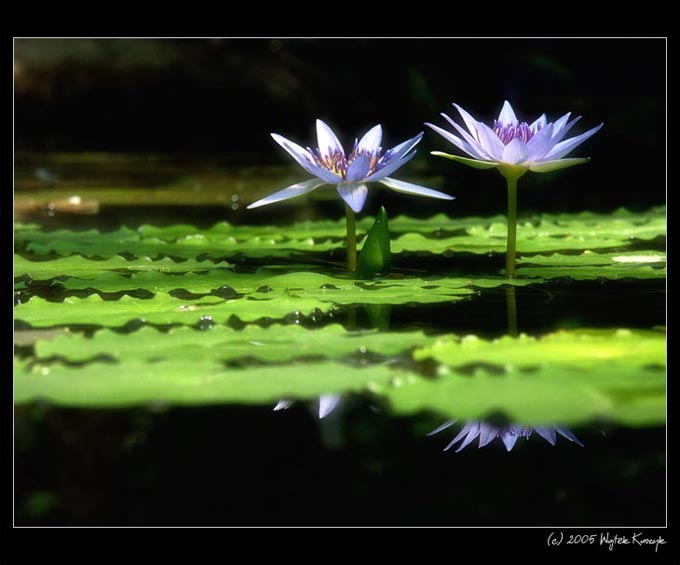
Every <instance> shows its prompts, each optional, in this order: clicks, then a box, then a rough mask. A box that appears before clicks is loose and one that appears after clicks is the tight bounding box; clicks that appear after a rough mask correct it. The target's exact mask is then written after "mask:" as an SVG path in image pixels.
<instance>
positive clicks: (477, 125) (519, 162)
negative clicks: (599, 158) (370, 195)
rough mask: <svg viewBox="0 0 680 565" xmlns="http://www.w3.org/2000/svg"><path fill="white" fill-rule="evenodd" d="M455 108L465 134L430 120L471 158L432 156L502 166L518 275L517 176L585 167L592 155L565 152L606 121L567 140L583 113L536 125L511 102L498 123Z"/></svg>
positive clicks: (510, 272) (511, 272)
mask: <svg viewBox="0 0 680 565" xmlns="http://www.w3.org/2000/svg"><path fill="white" fill-rule="evenodd" d="M453 106H454V107H455V108H456V109H457V110H458V112H459V113H460V115H461V117H462V119H463V122H464V123H465V126H466V128H467V130H466V129H465V128H463V127H462V126H461V125H459V124H457V123H456V122H455V121H454V120H453V119H451V118H450V117H449V116H448V115H446V114H444V113H442V116H443V117H444V118H445V119H446V121H448V122H449V123H450V124H451V125H452V126H453V127H454V128H455V129H456V131H457V132H458V133H459V134H460V137H459V136H457V135H454V134H453V133H451V132H450V131H447V130H445V129H443V128H440V127H438V126H436V125H434V124H430V123H427V124H425V125H427V126H428V127H430V128H432V129H433V130H434V131H436V132H437V133H438V134H439V135H441V136H442V137H443V138H444V139H446V140H447V141H449V142H451V143H452V144H453V145H455V146H456V147H457V148H458V149H460V150H461V151H464V152H465V153H467V155H469V157H461V156H459V155H449V154H448V153H442V152H440V151H433V152H432V155H437V156H440V157H445V158H447V159H452V160H454V161H458V162H459V163H462V164H464V165H468V166H470V167H473V168H475V169H492V168H495V169H498V171H499V172H500V173H501V174H502V175H503V176H504V177H505V178H506V180H507V184H508V242H507V254H506V267H505V274H506V277H507V278H513V277H514V276H515V244H516V234H517V180H518V179H519V178H520V177H521V176H522V175H524V174H525V173H526V172H528V171H533V172H535V173H547V172H550V171H556V170H558V169H564V168H566V167H572V166H574V165H580V164H582V163H587V162H588V161H590V158H589V157H576V158H568V159H565V158H564V157H565V155H567V154H568V153H569V152H571V151H572V150H573V149H575V148H576V147H577V146H578V145H580V144H581V143H583V142H584V141H585V140H586V139H588V138H590V137H591V136H593V135H594V134H596V133H597V132H598V131H600V129H601V128H602V126H603V125H604V124H600V125H599V126H596V127H594V128H592V129H589V130H588V131H586V132H584V133H582V134H580V135H577V136H575V137H571V138H569V139H564V137H565V135H566V134H567V132H568V131H569V130H570V129H571V128H572V127H573V126H574V124H576V123H577V122H578V121H579V120H580V119H581V116H578V117H576V118H574V119H573V120H571V121H569V118H570V116H571V112H567V113H566V114H565V115H564V116H562V117H561V118H559V119H558V120H557V121H555V122H548V119H547V117H546V115H545V114H543V115H541V116H540V117H539V118H538V119H536V120H535V121H533V122H532V123H531V124H529V123H527V122H520V121H519V120H518V119H517V116H516V115H515V111H514V110H513V109H512V106H511V105H510V102H508V101H507V100H506V101H505V103H504V104H503V108H502V110H501V113H500V114H499V116H498V119H497V120H494V123H493V127H490V126H488V125H487V124H485V123H483V122H478V121H477V120H475V119H474V118H473V117H472V116H471V115H470V114H469V113H468V112H466V111H465V110H464V109H463V108H461V107H460V106H459V105H458V104H455V103H454V104H453Z"/></svg>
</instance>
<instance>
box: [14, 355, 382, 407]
mask: <svg viewBox="0 0 680 565" xmlns="http://www.w3.org/2000/svg"><path fill="white" fill-rule="evenodd" d="M392 376H393V373H392V371H391V370H390V369H388V368H387V367H384V366H371V367H367V368H357V367H352V366H349V365H343V364H340V363H334V362H323V363H310V364H305V365H289V366H275V367H270V366H268V367H249V368H247V369H227V368H225V367H224V366H223V365H221V364H219V363H214V362H210V361H203V360H177V359H175V360H172V361H163V362H158V363H144V362H135V361H130V362H124V363H92V364H90V365H88V366H87V367H86V368H76V367H66V366H63V365H61V364H52V365H44V364H40V363H38V364H33V365H29V364H27V363H25V362H21V361H17V360H15V362H14V403H15V404H24V403H27V402H31V401H36V400H42V401H49V402H53V403H55V404H58V405H61V406H76V407H82V408H94V407H97V408H103V407H107V408H112V407H124V406H125V407H127V406H134V405H140V404H158V403H161V404H178V405H201V406H202V405H206V404H224V403H241V404H270V405H273V404H274V403H275V402H276V401H277V400H279V399H281V398H296V399H312V398H316V397H317V396H318V395H320V394H331V393H336V394H337V393H343V392H352V391H355V392H358V391H362V390H365V389H367V388H374V387H376V386H378V385H380V384H382V383H385V382H387V381H388V380H389V379H390V378H391V377H392Z"/></svg>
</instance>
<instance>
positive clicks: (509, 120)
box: [498, 100, 517, 125]
mask: <svg viewBox="0 0 680 565" xmlns="http://www.w3.org/2000/svg"><path fill="white" fill-rule="evenodd" d="M498 121H499V122H500V123H502V124H513V125H514V124H516V123H517V116H515V111H514V110H513V109H512V106H511V105H510V102H508V101H507V100H506V101H505V102H503V108H501V113H500V114H498Z"/></svg>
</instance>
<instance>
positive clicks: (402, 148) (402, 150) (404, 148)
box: [388, 131, 423, 160]
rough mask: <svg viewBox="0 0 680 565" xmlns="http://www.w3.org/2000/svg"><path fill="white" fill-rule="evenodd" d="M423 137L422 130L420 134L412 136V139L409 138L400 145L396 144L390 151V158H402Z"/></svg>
mask: <svg viewBox="0 0 680 565" xmlns="http://www.w3.org/2000/svg"><path fill="white" fill-rule="evenodd" d="M421 139H423V132H422V131H421V132H420V133H419V134H418V135H416V136H415V137H412V138H411V139H407V140H406V141H404V142H403V143H400V144H399V145H395V146H394V147H392V149H390V150H389V151H388V153H389V154H390V160H391V159H401V158H402V157H403V156H404V155H406V154H407V153H408V152H409V151H410V150H411V149H412V148H413V147H415V146H416V145H418V143H419V142H420V140H421Z"/></svg>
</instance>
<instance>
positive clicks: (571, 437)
mask: <svg viewBox="0 0 680 565" xmlns="http://www.w3.org/2000/svg"><path fill="white" fill-rule="evenodd" d="M555 429H556V430H557V431H558V433H559V434H560V435H562V436H564V437H566V438H567V439H568V440H569V441H573V442H574V443H575V444H576V445H580V446H581V447H583V444H582V443H581V442H580V441H579V440H578V438H577V437H576V436H575V435H574V434H572V433H571V432H570V431H569V430H568V429H566V428H559V427H555Z"/></svg>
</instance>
